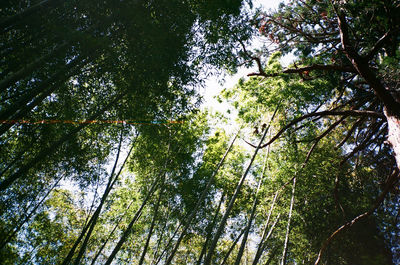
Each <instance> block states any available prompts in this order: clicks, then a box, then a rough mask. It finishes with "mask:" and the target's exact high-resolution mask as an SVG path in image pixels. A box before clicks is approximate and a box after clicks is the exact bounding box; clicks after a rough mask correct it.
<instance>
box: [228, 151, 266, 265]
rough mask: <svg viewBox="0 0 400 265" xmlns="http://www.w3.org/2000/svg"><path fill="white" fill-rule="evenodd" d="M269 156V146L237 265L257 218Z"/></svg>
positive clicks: (237, 257)
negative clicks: (260, 193)
mask: <svg viewBox="0 0 400 265" xmlns="http://www.w3.org/2000/svg"><path fill="white" fill-rule="evenodd" d="M268 155H269V146H268V151H267V154H266V155H265V160H264V166H263V170H262V173H261V177H260V179H259V180H258V185H257V190H256V192H255V194H254V201H253V207H252V209H251V214H250V217H249V222H248V224H247V226H246V228H245V233H244V236H243V239H242V243H241V244H240V248H239V252H238V254H237V256H236V261H235V265H239V264H240V261H241V259H242V256H243V252H244V248H245V247H246V243H247V238H248V236H249V232H250V228H251V225H252V224H253V220H254V217H255V215H256V209H257V205H258V199H257V196H258V192H259V190H260V188H261V184H262V182H263V178H264V174H265V169H266V167H267V159H268Z"/></svg>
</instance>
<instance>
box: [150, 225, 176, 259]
mask: <svg viewBox="0 0 400 265" xmlns="http://www.w3.org/2000/svg"><path fill="white" fill-rule="evenodd" d="M181 226H182V223H179V225H178V227H177V228H176V229H175V231H174V233H173V234H172V236H171V237H170V238H169V240H168V243H167V245H166V246H165V248H164V249H163V251H162V252H161V254H160V256H159V257H158V258H157V261H156V262H155V263H154V265H158V263H159V262H160V261H161V259H162V257H163V256H164V253H166V252H167V251H168V247H169V245H171V243H172V241H173V240H174V238H175V236H176V234H178V232H179V229H180V228H181Z"/></svg>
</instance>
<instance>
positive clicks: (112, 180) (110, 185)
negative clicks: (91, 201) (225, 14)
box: [67, 131, 137, 265]
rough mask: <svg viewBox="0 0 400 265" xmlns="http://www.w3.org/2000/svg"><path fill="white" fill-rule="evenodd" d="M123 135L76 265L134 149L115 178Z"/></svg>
mask: <svg viewBox="0 0 400 265" xmlns="http://www.w3.org/2000/svg"><path fill="white" fill-rule="evenodd" d="M122 136H123V134H122V131H121V137H120V142H119V147H118V153H117V157H116V159H115V163H114V166H113V169H112V171H111V174H110V179H109V181H108V183H107V186H106V189H105V191H104V194H103V196H102V198H101V201H100V204H99V206H98V207H97V209H96V211H95V212H94V214H93V220H92V221H91V224H90V228H89V230H88V232H87V234H86V236H85V240H84V241H83V244H82V246H81V248H80V250H79V253H78V256H77V257H76V258H75V261H74V265H79V264H80V261H81V259H82V257H83V255H84V253H85V251H86V247H87V243H88V242H89V239H90V236H91V235H92V232H93V229H94V227H95V226H96V224H97V220H98V218H99V216H100V213H101V210H102V208H103V205H104V203H105V201H106V199H107V197H108V195H109V194H110V192H111V190H112V189H113V187H114V184H115V183H116V181H117V179H118V177H119V176H120V175H121V172H122V169H123V168H124V166H125V164H126V162H127V161H128V158H129V156H130V154H131V152H132V150H133V147H134V143H132V146H131V148H130V150H129V152H128V154H127V156H126V158H125V160H124V162H123V163H122V165H121V167H120V169H119V171H118V173H117V175H116V176H115V178H114V173H115V170H116V168H117V164H118V160H119V155H120V151H121V146H122V139H123V137H122ZM136 137H137V136H136ZM134 142H135V141H134ZM67 264H68V263H67Z"/></svg>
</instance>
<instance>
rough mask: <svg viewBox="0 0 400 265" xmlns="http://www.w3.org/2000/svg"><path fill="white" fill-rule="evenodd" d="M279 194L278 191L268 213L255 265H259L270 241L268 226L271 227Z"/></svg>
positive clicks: (254, 261)
mask: <svg viewBox="0 0 400 265" xmlns="http://www.w3.org/2000/svg"><path fill="white" fill-rule="evenodd" d="M278 194H279V191H277V192H276V193H275V195H274V198H273V199H272V203H271V207H270V209H269V212H268V217H267V222H266V223H265V228H264V230H263V234H262V236H261V240H260V243H259V244H258V248H257V252H256V255H255V257H254V260H253V265H256V264H257V263H258V261H259V260H260V258H261V255H262V252H263V251H264V248H265V245H266V242H267V240H268V235H269V234H270V233H267V229H268V226H269V221H270V219H271V215H272V212H273V210H274V207H275V202H276V199H277V197H278ZM274 226H275V225H273V226H272V227H271V228H273V227H274Z"/></svg>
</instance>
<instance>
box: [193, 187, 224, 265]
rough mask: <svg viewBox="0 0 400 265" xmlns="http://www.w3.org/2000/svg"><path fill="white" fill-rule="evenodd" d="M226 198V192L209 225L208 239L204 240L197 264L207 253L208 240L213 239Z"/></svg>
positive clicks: (198, 264)
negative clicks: (213, 232)
mask: <svg viewBox="0 0 400 265" xmlns="http://www.w3.org/2000/svg"><path fill="white" fill-rule="evenodd" d="M224 199H225V193H224V194H222V196H221V199H220V200H219V203H218V206H217V209H216V210H215V213H214V217H213V219H212V221H211V222H210V224H209V225H208V226H207V235H206V240H205V241H204V244H203V247H202V248H201V252H200V256H199V259H198V260H197V265H200V264H201V261H202V259H203V256H204V255H205V253H206V250H207V246H208V242H209V241H210V239H211V235H212V231H213V230H214V227H215V223H216V221H217V217H218V214H219V212H220V210H221V206H222V203H223V201H224Z"/></svg>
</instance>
